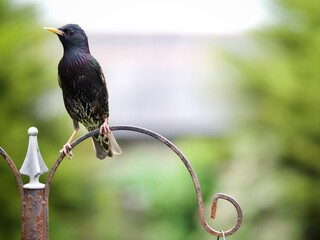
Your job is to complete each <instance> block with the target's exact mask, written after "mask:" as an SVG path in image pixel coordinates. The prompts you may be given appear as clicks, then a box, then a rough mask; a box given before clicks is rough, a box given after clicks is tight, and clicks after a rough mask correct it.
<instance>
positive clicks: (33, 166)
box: [20, 127, 48, 189]
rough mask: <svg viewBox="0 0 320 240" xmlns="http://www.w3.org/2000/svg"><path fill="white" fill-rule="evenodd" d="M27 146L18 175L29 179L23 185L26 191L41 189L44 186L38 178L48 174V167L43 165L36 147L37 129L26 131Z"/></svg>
mask: <svg viewBox="0 0 320 240" xmlns="http://www.w3.org/2000/svg"><path fill="white" fill-rule="evenodd" d="M28 134H29V145H28V150H27V155H26V158H25V159H24V162H23V164H22V167H21V169H20V173H21V174H23V175H27V176H29V177H30V182H29V183H27V184H25V185H23V187H24V188H28V189H43V188H44V187H45V185H44V184H43V183H40V182H39V177H40V176H41V175H42V174H44V173H46V172H48V167H47V166H46V164H45V163H44V161H43V159H42V157H41V154H40V150H39V146H38V139H37V135H38V129H37V128H35V127H31V128H29V129H28Z"/></svg>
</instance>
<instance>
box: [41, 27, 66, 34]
mask: <svg viewBox="0 0 320 240" xmlns="http://www.w3.org/2000/svg"><path fill="white" fill-rule="evenodd" d="M43 29H45V30H48V31H49V32H52V33H55V34H57V35H61V36H62V35H64V32H63V31H61V30H59V29H56V28H53V27H44V28H43Z"/></svg>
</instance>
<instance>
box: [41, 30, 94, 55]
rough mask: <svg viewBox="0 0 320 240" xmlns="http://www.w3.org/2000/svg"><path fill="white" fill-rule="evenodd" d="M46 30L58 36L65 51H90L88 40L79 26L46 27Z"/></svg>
mask: <svg viewBox="0 0 320 240" xmlns="http://www.w3.org/2000/svg"><path fill="white" fill-rule="evenodd" d="M44 29H46V30H48V31H50V32H52V33H55V34H57V36H58V37H59V39H60V42H61V43H62V45H63V48H64V50H65V51H68V50H75V49H78V50H82V51H86V52H88V53H89V52H90V51H89V45H88V38H87V35H86V33H85V32H84V31H83V29H82V28H81V27H80V26H79V25H77V24H67V25H64V26H62V27H60V28H58V29H57V28H52V27H45V28H44Z"/></svg>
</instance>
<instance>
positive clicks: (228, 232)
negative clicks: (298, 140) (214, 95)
mask: <svg viewBox="0 0 320 240" xmlns="http://www.w3.org/2000/svg"><path fill="white" fill-rule="evenodd" d="M110 130H111V131H119V130H125V131H133V132H139V133H142V134H146V135H149V136H151V137H153V138H155V139H157V140H159V141H160V142H162V143H163V144H165V145H166V146H168V147H169V148H170V149H171V150H172V151H173V152H174V153H175V154H177V155H178V156H179V158H180V159H181V161H182V162H183V163H184V165H185V166H186V168H187V170H188V171H189V174H190V176H191V178H192V181H193V184H194V187H195V190H196V195H197V200H198V207H199V215H200V222H201V224H202V226H203V227H204V229H205V230H206V231H207V232H208V233H210V234H212V235H214V236H219V237H223V236H230V235H232V234H234V233H235V232H236V231H237V230H238V229H239V227H240V225H241V222H242V210H241V208H240V205H239V204H238V202H237V201H236V200H235V199H234V198H232V197H231V196H229V195H227V194H224V193H216V194H215V195H214V197H213V201H212V209H211V218H212V219H215V216H216V209H217V202H218V199H219V198H220V199H224V200H226V201H228V202H230V203H232V205H233V206H234V207H235V209H236V212H237V221H236V223H235V224H234V226H233V227H232V228H230V229H228V230H226V231H224V232H223V233H224V234H223V233H222V231H221V230H219V231H218V230H215V229H213V228H212V227H210V226H209V224H208V222H207V220H206V218H205V214H204V204H203V198H202V192H201V188H200V183H199V180H198V177H197V175H196V173H195V171H194V170H193V168H192V167H191V164H190V162H189V161H188V160H187V158H186V157H185V156H184V155H183V153H182V152H181V151H180V150H179V149H178V148H177V147H176V146H175V145H174V144H173V143H171V142H170V141H169V140H168V139H166V138H165V137H163V136H161V135H160V134H158V133H155V132H153V131H150V130H148V129H145V128H141V127H135V126H113V127H110ZM97 134H99V129H96V130H94V131H91V132H89V133H87V134H85V135H83V136H82V137H80V138H78V139H76V140H75V141H74V142H73V143H72V144H71V147H72V148H74V147H76V146H77V145H78V144H79V143H81V142H82V141H84V140H85V139H87V138H89V137H92V136H95V135H97ZM64 156H65V155H64V154H61V155H60V156H59V158H58V159H57V160H56V162H55V163H54V165H53V167H52V168H51V171H50V173H49V176H48V179H47V182H46V188H45V190H46V195H47V196H48V195H49V188H50V185H51V181H52V178H53V176H54V174H55V171H56V170H57V168H58V166H59V164H60V163H61V161H62V160H63V158H64Z"/></svg>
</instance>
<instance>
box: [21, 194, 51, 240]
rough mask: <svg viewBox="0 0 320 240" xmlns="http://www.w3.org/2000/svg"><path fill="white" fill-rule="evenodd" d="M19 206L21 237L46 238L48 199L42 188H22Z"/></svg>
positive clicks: (37, 239) (27, 238) (44, 239)
mask: <svg viewBox="0 0 320 240" xmlns="http://www.w3.org/2000/svg"><path fill="white" fill-rule="evenodd" d="M23 195H24V196H23V199H22V206H21V224H22V226H21V227H22V229H21V239H22V240H31V239H32V240H33V239H35V240H48V239H49V236H48V235H49V231H48V229H49V226H48V222H49V221H48V201H47V199H45V192H44V189H24V194H23Z"/></svg>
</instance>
